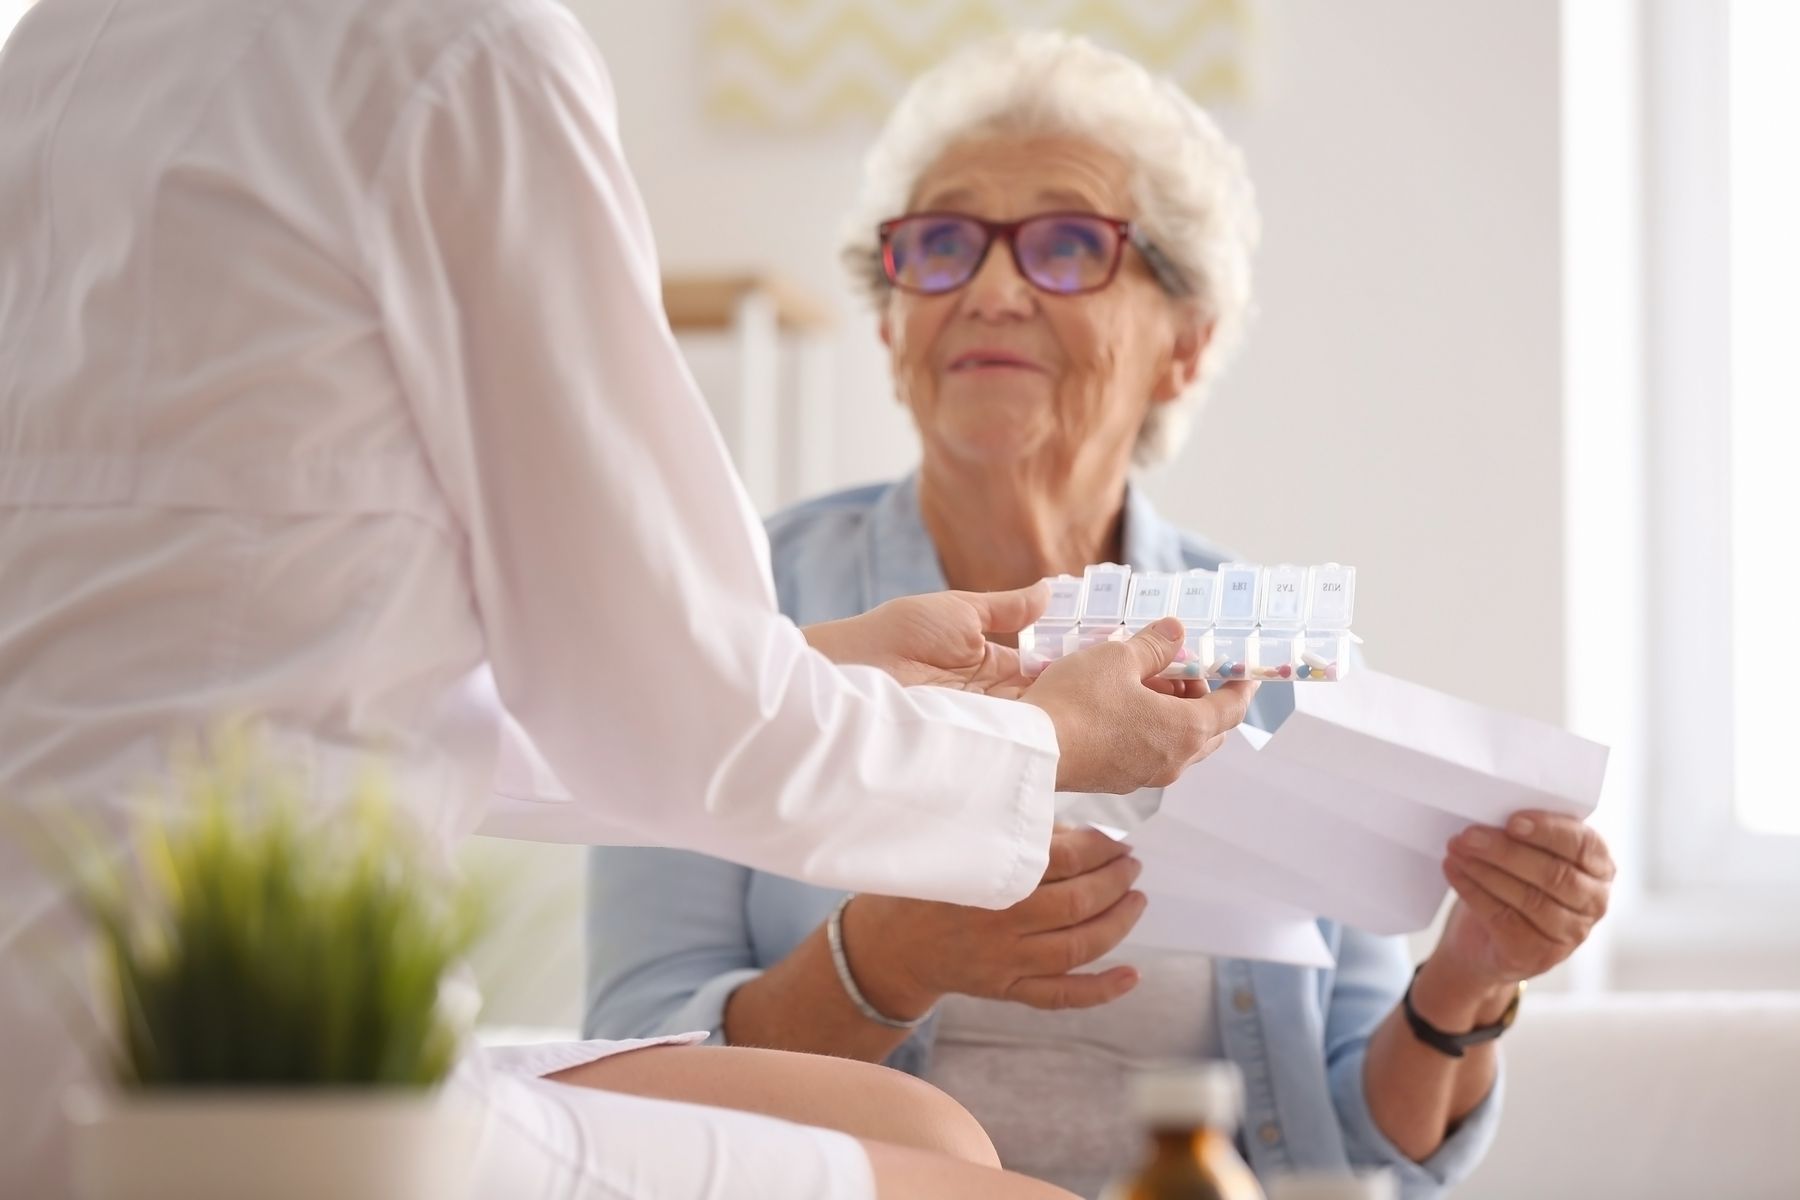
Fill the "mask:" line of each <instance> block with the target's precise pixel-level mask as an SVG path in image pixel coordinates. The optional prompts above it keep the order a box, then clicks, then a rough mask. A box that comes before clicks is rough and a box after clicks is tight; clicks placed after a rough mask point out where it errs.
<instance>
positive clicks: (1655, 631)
mask: <svg viewBox="0 0 1800 1200" xmlns="http://www.w3.org/2000/svg"><path fill="white" fill-rule="evenodd" d="M1739 2H1742V0H1739ZM1729 12H1730V6H1729V5H1726V4H1718V3H1714V2H1712V0H1656V2H1655V3H1652V4H1651V5H1649V7H1648V11H1647V17H1648V27H1647V29H1646V33H1647V35H1648V36H1647V38H1646V50H1647V54H1646V67H1647V72H1646V83H1647V86H1646V89H1645V99H1646V103H1647V110H1646V116H1647V120H1646V134H1647V150H1648V164H1649V170H1648V172H1647V176H1646V178H1647V191H1646V198H1647V201H1648V205H1649V209H1648V216H1649V221H1648V232H1649V236H1648V238H1647V240H1646V248H1647V251H1648V267H1649V287H1648V290H1647V297H1648V305H1649V307H1648V313H1647V320H1648V334H1649V336H1648V339H1647V349H1648V362H1649V367H1650V369H1649V372H1648V380H1649V401H1650V403H1649V412H1650V423H1649V447H1648V449H1649V456H1648V461H1649V473H1650V479H1651V483H1652V486H1651V489H1650V505H1651V508H1650V523H1649V525H1650V568H1651V573H1652V574H1651V588H1650V595H1651V597H1652V602H1651V606H1650V628H1651V631H1652V638H1653V642H1652V646H1653V651H1652V653H1651V655H1650V658H1651V661H1652V663H1653V664H1654V666H1655V672H1654V676H1653V687H1652V690H1651V692H1650V702H1651V711H1650V718H1649V720H1650V729H1651V731H1652V736H1651V738H1650V744H1649V745H1650V755H1649V765H1650V772H1649V775H1650V779H1651V781H1652V786H1651V789H1650V794H1649V804H1650V814H1651V836H1652V844H1653V847H1654V872H1653V875H1652V878H1653V880H1654V882H1655V885H1656V886H1657V888H1658V890H1659V891H1663V892H1679V891H1682V890H1700V889H1705V890H1714V891H1717V890H1723V891H1763V892H1773V893H1777V894H1780V893H1784V892H1785V893H1788V895H1789V904H1790V906H1791V907H1792V908H1794V909H1800V837H1791V836H1782V835H1778V834H1762V833H1756V832H1753V831H1751V830H1749V829H1746V828H1744V827H1743V825H1742V824H1741V822H1740V821H1739V820H1738V816H1737V812H1736V807H1735V799H1734V788H1733V779H1732V773H1733V744H1734V743H1733V737H1734V728H1735V722H1734V715H1733V688H1732V686H1731V660H1732V655H1731V651H1730V643H1729V641H1728V639H1729V637H1730V634H1731V628H1730V605H1729V601H1728V598H1726V597H1722V596H1721V594H1720V590H1719V589H1718V587H1717V582H1718V581H1720V580H1729V579H1730V577H1731V564H1732V550H1731V474H1730V472H1731V431H1730V427H1729V424H1728V420H1729V412H1730V405H1729V404H1720V403H1719V398H1720V397H1730V396H1732V394H1733V393H1732V378H1731V304H1730V299H1731V272H1730V247H1729V244H1728V238H1727V236H1726V231H1727V230H1728V229H1729V228H1730V191H1729V137H1728V131H1729V125H1728V121H1729V105H1728V94H1729V78H1728V66H1729V56H1728V46H1729V25H1728V21H1729ZM1697 630H1698V631H1716V632H1717V634H1718V635H1719V637H1718V640H1714V634H1713V633H1710V632H1703V633H1701V634H1699V635H1698V636H1696V634H1695V632H1694V631H1697ZM1709 642H1711V643H1712V644H1711V645H1710V646H1709V645H1707V643H1709ZM1695 644H1698V645H1700V646H1702V647H1703V649H1702V650H1701V651H1700V652H1699V653H1698V654H1697V655H1696V658H1698V659H1699V660H1701V661H1702V663H1703V664H1704V665H1702V666H1700V667H1699V669H1697V670H1689V669H1687V668H1686V667H1684V665H1683V663H1682V660H1683V657H1684V656H1683V654H1682V653H1681V652H1680V650H1679V649H1678V648H1679V647H1681V646H1683V645H1695ZM1796 734H1797V735H1800V727H1797V728H1796Z"/></svg>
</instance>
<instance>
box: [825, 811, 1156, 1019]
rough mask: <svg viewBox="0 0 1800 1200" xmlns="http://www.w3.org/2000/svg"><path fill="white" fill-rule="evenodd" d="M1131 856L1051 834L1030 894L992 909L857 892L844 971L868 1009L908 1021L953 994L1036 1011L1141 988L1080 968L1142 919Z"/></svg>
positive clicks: (1123, 972) (1115, 975)
mask: <svg viewBox="0 0 1800 1200" xmlns="http://www.w3.org/2000/svg"><path fill="white" fill-rule="evenodd" d="M1141 870H1142V868H1141V866H1140V865H1139V863H1138V860H1137V859H1135V858H1133V857H1132V856H1131V854H1130V852H1129V848H1128V847H1126V846H1125V845H1123V844H1122V843H1119V842H1116V841H1114V840H1113V839H1112V838H1110V837H1107V836H1106V835H1105V834H1103V833H1100V832H1099V831H1097V830H1094V829H1058V830H1057V831H1056V832H1055V833H1054V834H1053V835H1052V836H1051V840H1050V866H1049V869H1048V870H1046V871H1045V872H1044V878H1043V882H1042V883H1040V884H1039V885H1038V888H1037V890H1036V891H1034V892H1033V893H1032V894H1031V895H1029V896H1027V897H1026V898H1025V899H1023V900H1021V901H1019V903H1017V904H1015V905H1013V906H1012V907H1011V908H1008V909H1004V910H1001V911H999V912H994V911H991V910H988V909H983V908H965V907H963V906H960V905H955V904H937V903H932V902H930V901H924V900H900V899H895V898H893V897H889V896H869V895H864V896H858V897H856V898H855V899H854V900H852V901H851V902H850V907H849V908H847V909H846V910H845V912H844V942H845V946H846V951H847V954H848V956H849V960H850V969H851V971H852V973H853V974H854V975H855V976H856V979H857V984H858V986H859V987H860V988H861V989H862V991H863V994H864V995H866V996H867V997H868V998H869V1001H870V1003H872V1004H874V1005H875V1006H876V1007H877V1008H879V1009H881V1010H882V1011H884V1012H888V1013H891V1014H893V1015H895V1016H906V1017H911V1016H916V1015H917V1014H919V1013H922V1012H924V1011H925V1010H926V1009H928V1008H930V1007H931V1006H932V1005H933V1004H935V1003H936V1002H937V1001H938V1000H939V999H940V998H941V997H943V996H945V995H949V994H951V993H957V994H961V995H967V996H985V997H988V998H990V999H996V1000H1016V1001H1018V1002H1019V1003H1021V1004H1029V1005H1031V1006H1033V1007H1035V1008H1087V1007H1091V1006H1093V1005H1096V1004H1104V1003H1106V1002H1107V1001H1109V1000H1115V999H1117V998H1118V997H1120V996H1122V995H1124V994H1125V993H1126V992H1128V991H1130V990H1131V989H1132V988H1133V987H1134V986H1136V984H1137V980H1138V975H1137V971H1136V970H1135V969H1134V968H1132V967H1126V966H1116V967H1112V968H1110V969H1108V970H1105V971H1101V972H1098V973H1088V974H1083V973H1079V972H1078V968H1080V967H1083V966H1085V965H1086V964H1088V963H1091V962H1093V961H1094V960H1095V959H1097V958H1099V957H1101V956H1102V955H1104V954H1106V953H1107V952H1108V951H1110V950H1111V949H1112V948H1113V947H1114V946H1117V945H1118V944H1119V942H1120V941H1121V940H1123V939H1124V937H1125V935H1126V934H1128V933H1130V932H1131V928H1132V926H1134V925H1136V924H1137V921H1138V918H1139V917H1140V916H1142V915H1143V912H1144V904H1145V900H1144V895H1143V893H1142V892H1134V891H1132V890H1131V885H1132V883H1133V882H1134V881H1135V880H1136V879H1137V877H1138V873H1139V872H1140V871H1141Z"/></svg>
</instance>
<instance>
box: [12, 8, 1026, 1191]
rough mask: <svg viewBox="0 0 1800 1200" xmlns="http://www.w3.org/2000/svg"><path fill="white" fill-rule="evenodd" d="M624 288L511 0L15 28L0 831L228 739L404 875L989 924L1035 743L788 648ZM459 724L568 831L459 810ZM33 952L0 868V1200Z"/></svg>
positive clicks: (41, 1013) (570, 54) (592, 162)
mask: <svg viewBox="0 0 1800 1200" xmlns="http://www.w3.org/2000/svg"><path fill="white" fill-rule="evenodd" d="M620 51H621V52H624V53H629V47H621V48H620ZM721 202H722V203H729V198H728V197H721ZM658 292H659V277H658V270H657V263H656V258H655V254H654V250H653V248H652V246H651V241H650V234H649V229H648V226H647V223H646V221H645V218H644V213H643V211H642V208H641V205H640V203H639V199H638V195H637V192H636V190H635V188H634V186H633V184H632V181H631V178H630V175H629V173H628V172H627V170H626V167H625V164H624V161H623V159H622V157H621V155H620V151H619V148H618V144H617V137H616V130H615V127H614V121H613V115H612V96H611V91H610V85H609V83H608V80H607V76H606V73H605V70H604V68H603V66H602V64H601V61H600V59H599V57H598V55H597V53H596V52H595V51H594V49H593V47H592V45H591V44H590V43H589V41H588V40H587V38H586V37H585V35H584V34H583V33H582V31H581V29H580V28H579V27H578V25H577V24H576V23H575V22H574V20H573V19H572V18H571V17H570V16H569V15H568V14H567V13H566V12H565V11H563V10H562V9H561V8H560V7H559V6H558V5H556V4H554V3H553V2H552V0H43V2H42V3H40V4H38V5H37V6H36V8H35V9H33V10H32V11H31V12H30V13H29V14H27V16H26V18H25V20H24V21H23V23H22V24H21V25H20V26H19V27H18V29H17V30H16V31H15V33H14V35H13V37H12V39H11V40H10V41H9V42H8V44H7V46H6V48H5V51H4V53H3V54H0V798H3V799H0V802H3V803H4V804H5V805H6V806H7V809H8V810H10V811H4V812H0V816H5V817H9V818H10V817H16V816H18V815H19V814H20V813H21V812H24V811H28V810H30V809H32V808H33V807H34V806H75V807H77V808H80V809H82V810H84V811H86V812H87V813H88V814H89V815H90V816H91V817H92V818H94V819H97V820H100V821H102V822H103V823H104V824H105V826H106V828H107V829H108V831H109V833H110V834H111V836H114V837H122V835H123V832H124V830H123V822H122V820H121V816H122V813H121V810H122V809H123V807H124V805H125V799H124V797H126V796H127V795H128V794H129V792H130V788H131V786H132V785H133V784H134V783H135V782H136V781H137V780H138V779H139V778H140V777H142V776H145V775H151V776H153V775H154V774H155V773H156V772H157V771H158V769H159V768H160V767H161V766H162V765H163V763H164V756H165V754H166V752H167V749H168V746H169V744H170V739H171V737H172V736H173V735H175V734H177V733H178V732H181V731H185V730H192V729H195V728H198V727H202V726H204V725H206V724H209V723H210V722H212V721H213V720H215V719H216V718H218V717H219V716H221V715H226V714H236V713H245V712H250V713H255V714H258V715H260V716H261V717H263V718H264V719H265V720H266V721H267V722H268V723H269V725H270V727H271V728H272V730H273V731H274V736H275V738H276V740H277V742H278V744H279V746H280V747H281V748H283V749H285V750H287V751H289V752H291V754H292V755H293V756H294V757H295V758H296V760H297V761H299V762H301V763H302V764H304V765H305V766H306V768H307V769H308V771H309V773H310V781H311V783H310V786H311V788H312V790H313V792H314V794H315V795H316V796H317V798H318V799H319V802H320V803H321V804H323V803H326V802H328V800H329V798H330V797H331V796H333V795H336V794H341V791H342V786H343V784H344V782H345V780H346V779H347V778H348V777H349V776H350V775H351V773H352V772H354V771H355V770H357V769H358V768H359V767H360V765H361V763H362V755H363V754H364V753H365V752H366V750H367V748H369V747H371V746H374V747H379V748H380V749H381V750H382V752H383V754H384V755H385V757H386V760H387V762H388V764H389V766H390V767H391V769H392V773H393V775H394V776H395V778H396V780H397V782H398V783H399V785H400V790H401V792H402V793H403V795H404V796H405V798H406V799H407V801H408V802H409V803H411V804H413V805H414V806H416V808H417V810H418V812H419V814H420V815H421V817H422V818H423V819H424V821H425V822H426V823H427V825H428V826H429V828H431V829H432V830H433V831H434V832H435V833H436V834H437V835H438V837H439V838H440V839H441V842H442V844H443V845H444V846H445V847H446V848H447V847H449V846H451V845H453V844H454V843H455V842H456V841H457V840H458V839H460V838H461V837H463V836H464V835H466V834H468V833H470V832H471V831H473V830H475V829H477V827H479V826H481V825H482V823H483V821H484V820H486V821H489V822H490V824H489V828H490V829H492V830H495V831H499V832H508V833H515V834H524V835H527V836H533V837H541V838H547V839H554V840H565V841H575V842H581V841H591V840H601V839H603V838H607V839H614V838H618V837H621V836H623V837H628V838H632V839H634V840H642V841H647V842H655V843H662V844H668V845H676V846H683V847H688V848H691V849H695V850H700V851H704V852H706V853H710V854H715V855H720V856H723V857H726V858H731V859H735V860H737V861H739V862H743V863H747V864H749V865H752V866H756V867H761V868H763V869H766V870H772V871H778V872H782V873H786V874H790V875H794V876H798V877H802V878H805V879H808V880H811V881H813V882H817V883H821V884H825V885H829V886H834V887H848V888H858V889H866V890H882V891H888V892H896V893H901V894H910V895H917V896H921V897H930V898H939V899H944V900H951V901H957V902H964V903H974V904H984V905H989V906H1000V905H1005V904H1008V903H1011V902H1013V901H1015V900H1017V899H1018V898H1020V897H1022V896H1023V895H1025V894H1026V893H1027V892H1028V891H1029V890H1030V889H1031V887H1032V886H1033V885H1034V884H1035V882H1036V880H1037V879H1038V877H1039V875H1040V874H1041V872H1042V870H1043V867H1044V862H1045V853H1046V843H1047V839H1048V834H1049V828H1050V823H1051V813H1052V804H1051V797H1052V790H1053V781H1054V777H1055V769H1056V744H1055V739H1054V735H1053V731H1052V729H1051V727H1050V725H1049V722H1048V720H1047V719H1046V718H1045V717H1044V716H1043V714H1042V713H1041V712H1039V711H1037V710H1035V709H1033V708H1031V707H1029V706H1026V705H1017V704H1006V703H1002V702H998V701H990V700H985V699H982V698H977V697H971V696H965V695H961V694H955V693H951V692H947V691H943V690H938V689H913V690H907V689H903V688H901V687H898V686H896V685H895V684H894V683H893V682H892V681H891V680H889V679H888V678H886V677H885V676H883V675H882V674H880V673H879V672H877V671H874V670H872V669H867V668H851V669H839V668H835V667H833V666H832V665H831V664H829V663H827V662H826V661H825V660H824V659H823V658H822V657H820V656H819V655H817V654H815V653H813V652H812V651H811V650H810V649H809V648H808V647H807V646H806V644H805V642H804V640H803V638H802V637H801V635H800V633H799V631H798V630H797V629H795V628H794V627H793V626H792V625H791V624H789V623H788V622H787V621H785V620H784V619H783V618H781V617H780V616H779V615H778V614H777V612H776V608H775V601H774V595H773V589H772V585H771V582H770V579H769V573H768V566H767V546H766V544H765V543H764V541H763V538H762V535H761V532H760V530H759V527H758V525H757V523H756V521H755V519H754V514H753V513H752V511H751V510H750V507H749V505H748V504H747V502H746V499H745V496H744V493H743V491H742V489H741V487H740V486H739V484H738V481H737V479H736V478H735V476H734V475H733V473H732V471H731V468H730V466H729V463H728V461H727V459H726V456H725V454H724V451H723V448H722V445H721V442H720V439H719V437H718V435H717V432H716V430H715V429H714V427H713V425H712V423H711V422H710V420H709V418H708V416H707V414H706V411H705V408H704V406H703V404H702V402H701V400H700V397H699V396H698V395H697V394H696V392H695V389H694V386H693V383H692V381H691V380H690V378H689V376H688V374H687V372H686V371H685V369H684V368H683V366H682V363H681V360H680V358H679V356H678V355H677V353H676V349H675V346H674V343H673V340H672V338H671V335H670V333H669V329H668V327H667V325H666V323H665V321H664V318H663V315H662V312H661V307H660V304H659V298H658ZM487 664H491V669H492V678H493V681H494V682H495V684H497V698H496V695H495V692H494V689H493V688H490V687H486V686H484V683H483V678H484V677H483V671H484V670H485V669H486V665H487ZM502 704H503V705H504V709H505V710H506V712H505V713H503V712H502V711H501V706H502ZM506 713H510V715H511V718H512V719H514V720H516V725H515V726H513V728H516V729H523V730H524V731H525V732H526V733H528V734H529V738H530V740H531V741H532V742H533V743H535V745H536V747H537V748H538V749H539V750H541V751H542V753H543V756H544V760H545V762H546V763H547V764H548V767H549V768H553V769H554V773H555V775H556V776H559V777H560V778H561V779H563V780H565V781H567V783H568V785H569V789H568V794H567V795H565V796H563V797H561V798H560V799H556V798H546V797H545V796H543V795H534V794H532V793H531V790H530V789H525V790H524V791H523V792H515V793H514V794H513V795H511V796H509V797H507V798H505V799H503V800H502V801H501V802H499V803H496V800H495V798H494V796H493V795H492V794H491V792H490V786H489V785H490V782H491V781H492V779H493V774H494V762H495V755H496V747H497V745H498V742H499V738H500V731H501V729H502V728H503V727H504V726H505V722H506V720H507V717H506ZM69 933H70V930H69V929H68V928H67V927H66V923H65V917H64V914H62V913H61V911H60V910H59V908H58V906H57V900H56V890H55V888H54V886H53V885H52V884H51V883H50V882H49V881H48V880H47V879H46V878H45V876H44V875H43V873H41V872H40V871H38V870H37V869H36V868H35V867H34V866H33V864H32V863H30V862H29V861H28V860H27V859H26V857H25V855H24V854H23V852H22V850H21V849H20V847H19V845H18V843H17V839H16V836H15V835H14V833H13V831H12V830H11V829H8V828H5V827H0V971H3V973H0V1062H4V1063H5V1064H6V1068H5V1070H4V1072H3V1073H0V1194H5V1195H15V1194H18V1195H24V1194H30V1195H43V1194H54V1193H53V1192H52V1191H50V1190H49V1189H48V1188H47V1187H46V1186H45V1185H44V1180H45V1179H47V1178H48V1176H46V1175H45V1174H43V1172H45V1171H47V1170H50V1169H52V1167H51V1165H50V1163H51V1157H52V1154H51V1150H50V1149H48V1147H50V1146H51V1144H52V1142H51V1140H50V1132H51V1131H52V1130H53V1128H54V1127H55V1125H56V1109H57V1094H56V1093H57V1091H58V1089H59V1088H60V1087H61V1086H62V1085H63V1084H64V1083H65V1082H67V1081H68V1080H70V1079H73V1078H77V1077H79V1075H80V1074H81V1072H82V1070H83V1067H82V1066H81V1064H80V1060H79V1058H78V1056H76V1054H75V1052H74V1050H73V1047H72V1044H71V1042H70V1040H69V1038H68V1037H67V1036H66V1031H65V1025H64V1023H63V1022H62V1021H61V1020H60V1019H59V1018H57V1017H55V1016H52V1015H51V1009H53V1008H54V1007H56V1003H57V1002H56V1001H54V1000H51V999H47V998H46V997H45V995H44V994H43V992H42V989H41V988H40V987H39V986H38V983H39V977H40V976H41V975H42V974H43V972H42V971H40V970H38V969H37V967H38V966H39V965H41V963H40V961H39V960H41V959H42V958H43V957H44V956H45V955H54V954H55V953H56V952H57V951H58V950H59V948H61V947H63V946H65V945H66V944H67V942H68V935H69ZM590 1056H591V1055H590ZM618 1125H619V1128H621V1129H629V1127H630V1122H629V1121H626V1120H623V1119H620V1120H619V1121H618ZM640 1140H641V1139H640ZM644 1152H645V1151H643V1150H642V1149H638V1150H634V1153H644ZM580 1194H586V1193H580ZM737 1194H754V1192H752V1191H750V1190H748V1188H746V1189H744V1190H742V1191H740V1192H738V1193H737ZM788 1194H790V1195H791V1194H795V1193H788Z"/></svg>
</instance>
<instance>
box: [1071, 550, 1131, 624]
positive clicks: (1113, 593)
mask: <svg viewBox="0 0 1800 1200" xmlns="http://www.w3.org/2000/svg"><path fill="white" fill-rule="evenodd" d="M1130 578H1131V568H1130V567H1121V566H1120V565H1119V564H1118V563H1095V564H1094V565H1093V566H1091V567H1089V568H1088V569H1087V570H1086V572H1084V573H1083V579H1084V581H1085V586H1083V588H1082V592H1081V619H1082V622H1083V623H1088V622H1105V621H1123V620H1124V619H1125V589H1126V581H1127V580H1129V579H1130Z"/></svg>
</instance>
